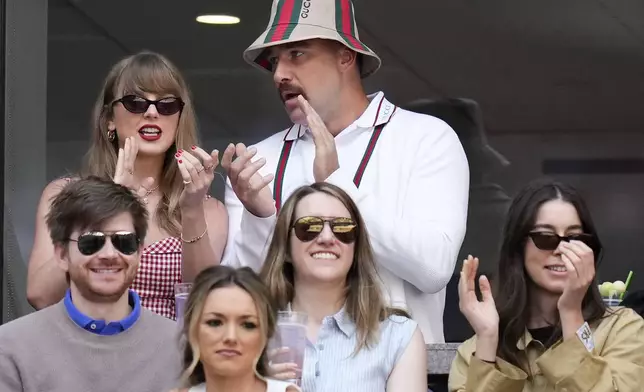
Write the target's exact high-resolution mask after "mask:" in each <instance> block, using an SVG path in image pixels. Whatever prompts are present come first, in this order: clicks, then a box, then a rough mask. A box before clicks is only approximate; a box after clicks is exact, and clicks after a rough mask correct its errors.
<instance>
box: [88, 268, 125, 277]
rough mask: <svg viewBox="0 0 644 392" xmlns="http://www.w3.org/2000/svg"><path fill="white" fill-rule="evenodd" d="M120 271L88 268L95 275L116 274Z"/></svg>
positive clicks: (119, 269) (116, 269)
mask: <svg viewBox="0 0 644 392" xmlns="http://www.w3.org/2000/svg"><path fill="white" fill-rule="evenodd" d="M122 270H123V269H122V268H90V271H92V272H93V273H95V274H105V275H110V274H116V273H119V272H121V271H122Z"/></svg>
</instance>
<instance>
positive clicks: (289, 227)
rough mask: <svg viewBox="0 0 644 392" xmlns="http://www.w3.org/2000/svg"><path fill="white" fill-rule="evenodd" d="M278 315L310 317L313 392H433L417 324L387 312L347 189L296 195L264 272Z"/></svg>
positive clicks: (283, 370) (307, 363)
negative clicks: (280, 312)
mask: <svg viewBox="0 0 644 392" xmlns="http://www.w3.org/2000/svg"><path fill="white" fill-rule="evenodd" d="M261 275H262V278H263V279H264V282H266V284H267V285H268V287H269V291H270V292H271V294H272V296H273V298H274V299H275V301H276V305H277V306H278V307H279V309H289V308H290V309H292V310H294V311H298V312H303V313H306V314H307V315H308V325H307V338H308V339H307V346H306V351H305V355H304V369H297V368H296V366H295V365H294V364H279V365H277V364H276V365H273V366H272V368H271V372H272V374H273V377H275V378H279V379H290V378H295V374H296V373H297V372H300V371H301V372H302V373H301V374H302V390H303V391H306V392H336V391H337V392H345V391H352V392H381V391H382V392H384V391H387V392H426V391H427V358H426V351H425V343H424V339H423V336H422V333H421V331H420V329H419V328H418V326H417V324H416V322H414V321H413V320H411V318H409V316H408V315H407V314H406V313H405V312H404V311H400V310H396V309H392V308H389V307H387V305H386V299H385V295H386V293H385V292H384V291H383V285H382V284H381V282H380V280H379V278H378V275H377V273H376V265H375V262H374V258H373V252H372V250H371V245H370V243H369V237H368V234H367V230H366V227H365V226H364V221H363V220H362V218H361V216H360V213H359V211H358V208H357V206H356V205H355V203H354V202H353V201H352V200H351V198H350V197H349V196H348V195H347V194H346V193H345V192H344V191H343V190H342V189H340V188H338V187H336V186H334V185H331V184H327V183H316V184H313V185H311V186H304V187H301V188H299V189H297V190H296V191H295V192H294V193H293V194H292V195H291V197H290V198H289V199H288V200H287V201H286V203H285V204H284V206H283V207H282V209H281V211H280V213H279V216H278V218H277V224H276V227H275V232H274V234H273V238H272V240H271V244H270V247H269V250H268V255H267V259H266V262H265V263H264V266H263V269H262V273H261Z"/></svg>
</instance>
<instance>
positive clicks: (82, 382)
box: [0, 177, 181, 392]
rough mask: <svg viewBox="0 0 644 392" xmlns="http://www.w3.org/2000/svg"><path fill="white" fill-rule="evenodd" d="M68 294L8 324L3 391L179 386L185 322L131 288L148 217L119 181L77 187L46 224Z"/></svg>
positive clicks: (2, 348) (83, 182)
mask: <svg viewBox="0 0 644 392" xmlns="http://www.w3.org/2000/svg"><path fill="white" fill-rule="evenodd" d="M46 222H47V226H48V228H49V233H50V235H51V238H52V240H53V241H52V242H53V244H54V247H55V255H56V256H55V257H56V261H57V262H58V264H59V265H60V268H62V269H63V270H64V271H65V272H66V273H67V279H68V282H69V290H68V291H67V294H66V296H65V298H64V299H63V300H62V301H61V302H59V303H58V304H55V305H52V306H50V307H48V308H45V309H43V310H40V311H38V312H35V313H32V314H30V315H27V316H24V317H21V318H19V319H17V320H14V321H12V322H10V323H8V324H5V325H3V326H0V391H2V392H88V391H92V392H115V391H132V392H135V391H136V392H147V391H149V392H166V391H169V390H170V389H172V388H175V387H177V384H178V380H179V375H180V372H181V359H180V353H179V345H178V339H177V337H178V331H179V328H178V327H177V325H176V323H175V322H173V321H171V320H169V319H166V318H165V317H162V316H158V315H156V314H154V313H152V312H151V311H149V310H147V309H145V308H142V307H141V302H140V300H139V297H138V295H137V294H136V293H135V292H134V291H131V290H129V289H128V287H129V286H130V284H131V283H132V280H133V279H134V276H135V275H136V272H137V269H138V266H139V259H140V255H141V251H142V250H143V240H144V239H145V235H146V232H147V229H148V223H147V222H148V212H147V209H146V207H145V205H144V204H143V203H142V202H141V199H140V198H139V197H138V196H137V195H135V194H133V193H132V192H131V191H130V190H129V189H128V188H126V187H124V186H121V185H118V184H115V183H114V182H112V181H110V180H102V179H99V178H94V177H92V178H87V179H80V180H77V181H73V182H70V183H69V184H68V185H66V186H65V188H64V189H63V190H62V191H61V192H60V193H59V194H58V195H57V196H56V197H55V198H54V199H53V201H52V204H51V209H50V212H49V215H48V216H47V219H46Z"/></svg>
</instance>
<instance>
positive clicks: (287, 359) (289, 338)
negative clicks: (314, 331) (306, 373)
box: [269, 311, 307, 386]
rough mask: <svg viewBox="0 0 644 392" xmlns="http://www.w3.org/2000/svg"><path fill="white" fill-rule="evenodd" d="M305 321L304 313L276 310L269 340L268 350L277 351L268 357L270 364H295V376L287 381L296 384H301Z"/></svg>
mask: <svg viewBox="0 0 644 392" xmlns="http://www.w3.org/2000/svg"><path fill="white" fill-rule="evenodd" d="M306 323H307V315H306V314H305V313H300V312H293V311H280V312H278V315H277V328H276V330H275V335H274V336H273V338H272V339H271V341H270V342H269V351H277V354H275V355H273V356H271V357H270V358H269V359H270V362H271V363H272V364H281V363H294V364H296V365H297V371H296V372H295V378H294V379H291V380H287V381H288V382H290V383H293V384H295V385H298V386H301V385H302V369H303V368H304V350H305V349H306ZM278 350H279V351H278Z"/></svg>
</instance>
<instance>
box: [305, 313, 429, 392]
mask: <svg viewBox="0 0 644 392" xmlns="http://www.w3.org/2000/svg"><path fill="white" fill-rule="evenodd" d="M416 327H417V324H416V322H415V321H413V320H411V319H408V318H406V317H401V316H391V317H389V319H387V320H385V321H383V322H381V323H380V334H379V340H378V341H377V342H376V343H375V344H372V345H371V346H370V347H369V348H363V349H362V350H360V351H359V352H358V354H357V355H355V356H353V353H354V351H355V348H356V344H357V340H358V334H357V330H356V325H355V324H354V323H353V321H351V319H350V318H349V315H348V314H347V313H345V311H344V308H343V309H342V310H340V311H339V312H338V313H336V314H335V315H333V316H327V317H325V318H324V320H323V321H322V326H321V327H320V331H319V333H318V339H317V341H316V342H315V344H312V343H311V342H310V341H307V346H306V351H305V355H304V371H303V374H302V390H303V391H306V392H346V391H351V392H384V391H385V389H386V386H387V380H388V379H389V375H390V374H391V372H392V371H393V369H394V366H395V365H396V363H397V362H398V360H399V359H400V357H401V356H402V354H403V352H404V351H405V348H407V345H408V344H409V341H410V340H411V337H412V335H413V334H414V331H415V330H416Z"/></svg>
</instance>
